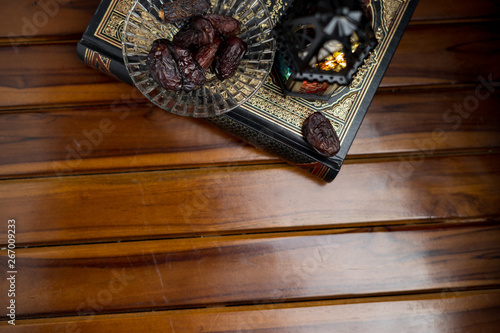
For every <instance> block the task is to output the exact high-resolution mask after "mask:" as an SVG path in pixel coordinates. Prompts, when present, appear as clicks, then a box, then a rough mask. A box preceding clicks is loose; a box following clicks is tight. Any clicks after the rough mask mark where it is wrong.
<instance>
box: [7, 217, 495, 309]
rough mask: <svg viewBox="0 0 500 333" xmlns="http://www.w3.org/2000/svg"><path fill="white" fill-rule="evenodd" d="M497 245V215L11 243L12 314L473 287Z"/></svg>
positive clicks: (491, 274) (490, 280)
mask: <svg viewBox="0 0 500 333" xmlns="http://www.w3.org/2000/svg"><path fill="white" fill-rule="evenodd" d="M499 252H500V226H499V225H498V223H494V224H490V225H483V226H478V227H474V226H452V227H445V228H439V229H437V228H432V227H431V228H425V227H419V228H408V227H400V228H398V227H393V228H389V229H385V228H381V229H377V228H375V229H372V228H367V229H359V230H352V229H351V230H349V229H347V230H342V229H338V230H335V231H334V233H331V231H328V230H326V231H324V232H319V231H316V232H314V233H313V234H311V233H296V234H293V233H284V234H267V235H263V234H260V235H240V236H225V237H206V238H189V239H172V240H159V241H141V242H123V243H112V244H104V245H103V244H93V245H79V246H64V247H59V246H56V247H42V248H27V249H18V250H17V255H16V266H17V269H18V271H19V272H20V273H19V274H18V275H17V278H16V283H17V285H19V286H23V288H19V289H18V291H17V292H16V302H18V304H23V306H22V307H19V308H18V310H17V316H19V317H21V318H22V317H23V316H57V315H60V314H64V315H81V314H85V313H86V314H95V313H108V312H117V311H130V310H135V311H138V310H147V309H162V308H164V309H169V308H170V309H172V308H179V307H199V306H212V305H223V304H243V303H247V304H248V303H250V304H251V303H252V302H276V301H280V302H281V301H287V300H288V301H290V300H304V299H315V298H316V299H317V298H319V299H328V298H339V297H346V296H350V297H352V296H356V295H363V294H364V295H370V294H371V295H377V294H381V293H385V294H387V293H389V294H390V293H397V294H401V293H411V292H416V291H419V292H422V291H424V290H442V289H448V290H449V289H450V288H457V289H461V288H468V287H469V288H470V287H475V288H479V287H486V286H491V285H492V284H497V285H498V284H499V283H500V271H498V269H497V268H498V267H499V265H500V257H499V256H498V253H499ZM21 272H22V274H21ZM0 287H1V288H2V290H7V289H8V288H7V287H8V281H7V280H6V279H2V280H0ZM6 301H7V302H8V300H6V299H3V300H2V301H1V306H2V307H4V308H5V307H6V306H7V304H6Z"/></svg>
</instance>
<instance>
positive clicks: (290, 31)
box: [275, 0, 377, 100]
mask: <svg viewBox="0 0 500 333" xmlns="http://www.w3.org/2000/svg"><path fill="white" fill-rule="evenodd" d="M275 36H276V39H277V41H278V52H277V58H276V61H275V68H276V72H277V73H276V74H277V76H278V77H279V80H280V83H281V84H282V88H283V91H284V93H285V94H287V95H292V96H300V97H306V98H310V99H323V100H328V99H329V98H330V96H331V94H332V93H333V92H334V91H335V90H336V89H337V88H338V87H339V86H342V85H348V84H349V83H350V82H351V80H352V77H353V75H354V74H355V73H356V71H357V69H358V67H359V66H360V65H361V64H362V63H363V60H364V59H365V58H366V57H367V56H368V54H369V53H370V51H371V50H373V48H374V47H375V46H376V45H377V40H376V38H375V34H374V33H373V29H372V27H371V22H370V19H369V18H368V16H367V15H366V13H365V11H364V9H363V6H362V4H361V3H360V2H359V0H319V1H295V2H294V3H293V5H292V6H291V7H290V9H289V10H288V12H287V13H286V15H285V17H284V18H283V20H282V23H281V24H280V25H279V26H277V27H276V29H275Z"/></svg>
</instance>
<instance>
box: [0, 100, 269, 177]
mask: <svg viewBox="0 0 500 333" xmlns="http://www.w3.org/2000/svg"><path fill="white" fill-rule="evenodd" d="M0 133H2V135H1V137H0V145H1V146H2V155H1V156H0V174H1V175H2V176H1V177H4V178H5V177H9V176H16V175H17V176H20V177H22V176H23V175H24V176H26V175H49V176H50V175H54V174H61V175H68V174H74V173H82V172H84V173H89V172H106V171H115V172H116V171H119V170H129V171H130V170H137V169H142V168H145V169H158V168H179V167H193V166H195V167H199V166H207V165H215V164H219V165H228V164H238V163H243V162H244V163H255V162H256V161H263V160H274V161H276V160H277V158H276V157H271V156H270V155H267V154H265V153H263V152H261V151H257V150H256V149H255V148H251V147H250V146H249V145H247V144H245V143H243V142H241V141H240V140H238V139H236V138H234V137H231V136H229V135H228V134H226V133H224V132H223V131H222V130H220V129H218V128H217V127H215V126H213V125H211V124H209V123H207V122H205V121H202V120H197V119H190V118H185V117H179V116H175V115H172V114H169V113H165V112H163V111H162V110H160V109H159V108H156V107H153V106H152V105H151V104H139V105H138V104H132V105H127V104H123V105H117V106H116V107H113V108H111V107H109V106H102V107H85V108H63V109H49V110H42V111H40V110H33V111H31V112H28V111H26V112H13V113H2V114H0Z"/></svg>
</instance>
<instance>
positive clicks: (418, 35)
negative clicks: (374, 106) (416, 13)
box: [381, 22, 500, 87]
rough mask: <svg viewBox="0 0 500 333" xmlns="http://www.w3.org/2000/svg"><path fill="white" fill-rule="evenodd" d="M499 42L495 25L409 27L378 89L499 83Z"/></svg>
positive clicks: (488, 23)
mask: <svg viewBox="0 0 500 333" xmlns="http://www.w3.org/2000/svg"><path fill="white" fill-rule="evenodd" d="M479 36H480V37H479ZM499 40H500V24H498V22H487V23H470V24H451V25H422V26H410V27H408V28H407V29H406V31H405V33H404V35H403V37H402V39H401V41H400V43H399V46H398V48H397V51H396V53H395V54H394V58H393V60H392V61H391V64H390V65H389V67H388V69H387V72H386V74H385V76H384V79H383V80H382V83H381V87H391V86H394V87H399V86H407V85H416V86H419V85H430V84H446V85H448V84H458V83H463V82H471V83H477V81H478V78H479V76H482V77H485V78H487V77H490V76H491V78H492V80H493V81H499V80H500V65H499V63H498V61H497V60H496V59H498V57H499V54H500V50H499V49H498V44H499V43H498V42H499Z"/></svg>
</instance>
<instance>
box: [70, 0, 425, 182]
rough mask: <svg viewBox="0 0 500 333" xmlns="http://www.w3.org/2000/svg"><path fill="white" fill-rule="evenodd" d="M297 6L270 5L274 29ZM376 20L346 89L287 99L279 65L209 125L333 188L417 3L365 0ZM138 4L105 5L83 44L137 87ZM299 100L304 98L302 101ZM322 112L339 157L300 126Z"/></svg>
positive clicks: (103, 67)
mask: <svg viewBox="0 0 500 333" xmlns="http://www.w3.org/2000/svg"><path fill="white" fill-rule="evenodd" d="M291 1H292V0H289V1H282V0H264V3H265V4H266V5H267V6H268V8H269V11H270V13H271V17H272V20H273V22H274V23H275V24H276V23H277V22H278V21H279V19H280V17H281V16H282V15H283V13H284V11H285V10H286V8H287V6H289V5H290V3H291ZM364 2H365V6H366V8H367V10H368V11H369V13H370V16H371V18H372V28H373V31H374V32H375V36H376V39H377V41H378V45H377V47H376V48H375V49H374V50H373V51H372V52H371V53H370V55H369V56H368V57H367V58H366V59H365V61H364V64H363V65H362V66H360V67H359V69H358V70H357V72H356V74H355V75H354V78H353V80H352V81H351V83H350V84H349V85H348V86H338V87H336V88H335V90H334V91H333V92H332V93H331V97H330V98H329V99H328V100H326V101H325V100H310V99H306V98H303V97H294V96H285V95H284V94H283V92H282V90H281V86H280V82H279V80H280V75H279V71H280V70H282V69H283V68H282V67H280V62H279V59H278V60H277V59H275V66H274V67H275V69H274V71H273V72H271V75H269V77H268V78H267V80H266V82H265V83H264V85H263V87H262V88H261V89H259V91H257V93H256V94H255V95H254V96H253V97H252V98H250V99H249V100H248V101H247V102H246V103H245V104H243V105H242V106H241V107H238V108H236V109H234V110H232V111H230V112H228V113H225V114H222V115H220V116H216V117H211V118H207V119H206V121H208V122H210V123H212V124H214V125H216V126H218V127H220V128H222V129H223V130H224V131H226V132H227V133H229V134H231V135H234V136H236V137H238V138H240V139H242V140H244V141H246V142H248V143H249V144H251V145H253V146H255V147H257V148H260V149H263V150H265V151H267V152H269V153H272V154H274V155H275V156H278V157H280V158H282V159H283V160H285V161H287V162H288V163H290V164H293V165H296V166H298V167H301V168H303V169H305V170H307V171H308V172H309V173H311V174H312V175H314V176H316V177H318V178H320V179H322V180H324V181H325V182H331V181H333V179H334V178H335V176H336V175H337V174H338V172H339V171H340V168H341V166H342V163H343V162H344V159H345V157H346V156H347V153H348V151H349V148H350V146H351V144H352V142H353V140H354V138H355V136H356V133H357V131H358V129H359V127H360V125H361V123H362V121H363V118H364V116H365V114H366V112H367V110H368V107H369V105H370V103H371V101H372V99H373V96H374V94H375V92H376V90H377V88H378V86H379V84H380V81H381V80H382V77H383V75H384V73H385V71H386V69H387V66H388V65H389V62H390V60H391V58H392V56H393V54H394V52H395V50H396V47H397V45H398V43H399V41H400V39H401V37H402V35H403V32H404V30H405V28H406V26H407V24H408V22H409V20H410V18H411V15H412V14H413V11H414V9H415V7H416V5H417V3H418V0H364ZM132 4H133V0H102V1H101V3H100V5H99V7H98V8H97V11H96V13H95V15H94V17H93V18H92V20H91V22H90V23H89V26H88V27H87V29H86V31H85V33H84V35H83V36H82V38H81V40H80V42H79V43H78V45H77V54H78V57H79V58H80V60H81V61H83V62H84V63H85V64H87V65H89V66H90V67H93V68H95V69H97V70H99V71H102V72H104V73H106V74H108V75H110V76H112V77H114V78H116V79H118V80H121V81H124V82H127V83H128V84H132V81H131V79H130V77H129V76H128V73H127V70H126V68H125V66H124V64H123V58H122V51H121V35H122V29H123V24H124V21H125V18H126V16H127V13H128V11H129V9H130V8H131V6H132ZM299 96H300V95H299ZM317 111H320V112H322V113H323V114H324V115H325V116H326V117H327V118H328V119H329V120H330V121H331V123H332V124H333V126H334V128H335V130H336V132H337V135H338V136H339V139H340V142H341V148H340V151H339V152H338V153H337V154H336V155H335V156H333V157H324V156H321V155H319V154H318V153H317V152H315V151H314V149H313V148H311V147H310V146H309V144H308V143H307V142H306V141H305V139H304V137H303V135H302V130H301V128H302V124H303V122H304V121H305V119H306V118H307V117H308V116H309V115H310V114H312V113H314V112H317Z"/></svg>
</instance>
